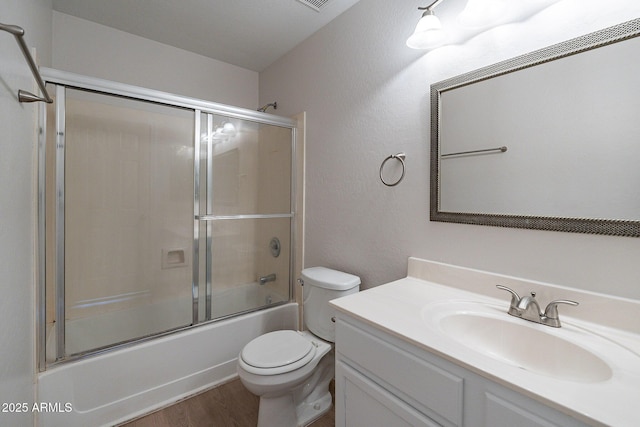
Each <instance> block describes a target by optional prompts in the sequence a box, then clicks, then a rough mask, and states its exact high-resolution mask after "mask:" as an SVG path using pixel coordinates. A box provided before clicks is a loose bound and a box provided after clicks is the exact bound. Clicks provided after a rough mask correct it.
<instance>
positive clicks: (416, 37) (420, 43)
mask: <svg viewBox="0 0 640 427" xmlns="http://www.w3.org/2000/svg"><path fill="white" fill-rule="evenodd" d="M443 40H444V31H442V24H441V23H440V19H438V17H437V16H436V15H434V14H433V12H431V11H426V12H425V13H424V14H423V15H422V18H420V21H418V25H416V29H415V31H414V32H413V34H412V35H411V37H409V38H408V39H407V46H409V47H410V48H412V49H429V48H431V47H434V46H437V45H438V44H440V43H441V42H442V41H443Z"/></svg>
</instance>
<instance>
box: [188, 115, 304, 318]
mask: <svg viewBox="0 0 640 427" xmlns="http://www.w3.org/2000/svg"><path fill="white" fill-rule="evenodd" d="M202 124H203V128H204V129H206V132H204V133H203V136H204V137H206V138H205V139H206V142H204V143H203V145H206V146H207V155H206V156H203V157H205V158H206V160H203V162H202V163H201V176H203V175H204V176H206V178H203V179H202V180H201V182H202V181H204V180H206V183H207V184H206V190H204V192H205V193H206V197H205V198H206V200H207V202H206V206H203V203H201V205H200V206H201V207H200V212H201V213H202V214H205V213H206V217H208V220H207V221H206V222H207V230H206V233H205V234H206V236H207V244H206V246H207V251H206V252H207V255H206V257H207V258H206V259H207V271H206V273H205V276H206V277H207V286H206V294H207V301H208V303H207V310H206V312H207V315H206V318H207V319H216V318H220V317H225V316H229V315H231V314H235V313H239V312H244V311H249V310H255V309H258V308H260V307H264V306H267V305H271V304H277V303H280V302H284V301H288V300H289V293H290V292H289V289H290V274H291V273H290V265H291V259H292V254H291V249H290V248H291V241H292V235H291V233H292V231H291V229H292V221H293V215H292V204H291V199H292V194H293V190H292V184H291V182H292V154H293V144H292V139H293V134H292V130H291V129H290V128H283V127H279V126H274V125H268V124H261V123H256V122H252V121H249V120H242V119H237V118H230V117H224V116H220V115H212V114H204V115H203V118H202ZM205 162H206V163H207V164H206V165H205V164H204V163H205ZM201 199H202V193H201ZM201 247H202V244H201ZM201 289H202V286H201Z"/></svg>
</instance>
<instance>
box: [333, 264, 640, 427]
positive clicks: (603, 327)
mask: <svg viewBox="0 0 640 427" xmlns="http://www.w3.org/2000/svg"><path fill="white" fill-rule="evenodd" d="M497 284H502V285H505V286H509V287H510V288H512V289H515V290H516V291H517V292H518V293H519V294H520V295H527V294H528V293H529V292H530V291H536V292H537V295H536V298H537V299H538V300H539V301H540V302H541V305H542V307H544V305H543V304H546V303H548V302H549V301H551V300H553V299H572V300H575V301H578V302H580V306H578V307H568V306H561V307H560V308H559V312H560V319H561V321H562V324H563V326H562V328H559V329H563V330H562V331H560V330H559V329H558V328H551V327H549V326H543V325H538V324H535V323H531V322H527V321H525V320H522V319H515V318H512V319H511V321H517V322H520V321H521V322H525V323H530V324H531V325H534V326H533V327H534V328H542V331H543V332H546V331H548V333H550V334H561V336H568V337H570V339H571V338H572V337H578V338H580V336H581V335H580V334H581V333H584V332H585V331H586V333H587V334H589V335H590V336H594V337H596V340H595V342H596V343H601V344H603V345H602V346H601V347H603V348H594V347H593V346H592V347H591V349H592V350H595V351H596V354H597V355H598V357H600V358H601V359H602V360H604V361H605V362H606V363H607V364H608V365H609V366H610V367H611V375H610V377H609V378H607V379H604V380H587V381H574V380H568V379H562V378H557V377H554V376H549V375H544V374H540V373H536V372H530V371H528V370H526V369H522V368H521V367H519V366H516V365H515V364H511V363H506V362H504V361H501V360H498V359H496V358H493V357H489V356H487V355H485V354H482V353H479V352H477V351H473V350H471V349H469V347H468V346H465V345H463V344H461V343H460V342H458V341H456V340H454V339H452V338H451V337H450V336H447V335H446V334H443V333H439V332H438V328H437V327H434V326H433V325H432V326H428V323H429V319H428V317H429V313H430V310H431V307H436V305H439V306H442V305H443V304H444V305H447V304H455V303H456V302H473V303H474V304H475V303H479V304H483V305H486V306H488V307H494V308H496V312H497V311H498V309H499V311H501V312H503V313H504V316H506V317H507V318H509V317H511V316H509V315H508V314H507V309H508V307H509V301H510V295H509V294H508V293H506V292H504V291H500V290H498V289H496V288H495V285H497ZM332 305H333V306H334V307H335V308H336V309H337V310H338V312H344V313H346V314H348V315H350V316H353V317H355V318H357V319H359V320H361V321H363V322H365V323H368V324H370V325H372V326H374V327H375V328H378V329H381V330H383V331H385V332H387V333H389V334H392V335H394V336H396V337H398V338H400V339H402V340H404V341H406V342H408V343H409V344H412V345H415V346H417V347H419V348H422V349H424V350H427V351H429V352H430V353H433V354H436V355H438V356H440V357H442V358H444V359H446V360H449V361H451V362H453V363H455V364H457V365H459V366H462V367H464V368H466V369H469V370H471V371H472V372H475V373H477V374H479V375H481V376H483V377H485V378H487V379H490V380H492V381H495V382H497V383H499V384H501V385H504V386H506V387H509V388H511V389H513V390H516V391H518V392H519V393H522V394H524V395H526V396H528V397H531V398H533V399H535V400H537V401H539V402H541V403H543V404H545V405H548V406H550V407H552V408H555V409H557V410H559V411H561V412H564V413H566V414H569V415H571V416H572V417H574V418H576V419H579V420H581V421H583V422H585V423H587V424H589V425H594V426H601V425H602V426H632V425H633V426H636V425H637V423H638V419H639V418H638V404H640V301H635V300H629V299H624V298H617V297H611V296H607V295H601V294H595V293H591V292H586V291H580V290H576V289H572V288H566V287H559V286H555V285H550V284H544V283H540V282H535V281H530V280H524V279H519V278H515V277H510V276H504V275H499V274H494V273H488V272H484V271H479V270H473V269H467V268H463V267H457V266H451V265H447V264H441V263H437V262H432V261H426V260H420V259H417V258H410V259H409V269H408V276H407V277H406V278H404V279H400V280H397V281H394V282H391V283H388V284H385V285H381V286H377V287H375V288H372V289H368V290H365V291H362V292H359V293H357V294H353V295H349V296H346V297H344V298H340V299H338V300H334V301H332ZM544 328H549V329H548V330H547V329H544ZM562 334H564V335H562ZM576 344H577V345H578V346H582V345H585V346H587V344H585V343H581V342H576ZM598 345H599V344H598ZM532 347H533V348H534V349H535V343H533V345H532ZM585 348H586V347H585ZM539 352H540V353H539V357H541V358H544V357H545V349H544V348H540V349H539Z"/></svg>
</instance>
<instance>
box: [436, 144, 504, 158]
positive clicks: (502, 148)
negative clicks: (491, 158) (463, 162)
mask: <svg viewBox="0 0 640 427" xmlns="http://www.w3.org/2000/svg"><path fill="white" fill-rule="evenodd" d="M492 151H500V152H501V153H504V152H505V151H507V147H506V146H502V147H496V148H485V149H483V150H470V151H459V152H457V153H447V154H442V155H441V156H440V157H451V156H462V155H464V154H477V153H489V152H492Z"/></svg>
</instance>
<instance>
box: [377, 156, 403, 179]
mask: <svg viewBox="0 0 640 427" xmlns="http://www.w3.org/2000/svg"><path fill="white" fill-rule="evenodd" d="M405 157H406V155H405V154H404V153H398V154H392V155H390V156H388V157H387V158H386V159H384V160H383V161H382V164H381V165H380V181H382V183H383V184H384V185H386V186H387V187H394V186H396V185H398V184H400V181H402V179H403V178H404V170H405V165H404V159H405ZM391 159H397V160H399V161H400V164H401V165H402V175H400V178H398V180H397V181H396V182H391V183H389V182H387V181H385V180H384V178H383V177H382V169H383V168H384V165H385V163H387V162H388V161H389V160H391Z"/></svg>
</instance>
